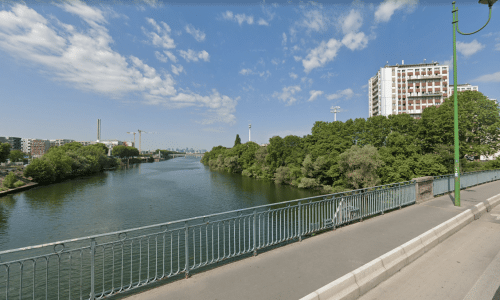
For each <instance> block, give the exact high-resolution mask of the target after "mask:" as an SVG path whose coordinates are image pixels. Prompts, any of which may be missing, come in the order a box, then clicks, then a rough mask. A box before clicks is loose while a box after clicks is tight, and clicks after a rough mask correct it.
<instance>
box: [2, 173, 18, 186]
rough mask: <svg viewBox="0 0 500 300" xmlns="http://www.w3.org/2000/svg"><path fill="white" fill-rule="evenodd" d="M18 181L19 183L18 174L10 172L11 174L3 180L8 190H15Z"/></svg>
mask: <svg viewBox="0 0 500 300" xmlns="http://www.w3.org/2000/svg"><path fill="white" fill-rule="evenodd" d="M16 181H17V177H16V174H14V172H9V174H8V175H7V176H5V178H4V180H3V186H4V187H6V188H8V189H12V188H14V184H15V182H16Z"/></svg>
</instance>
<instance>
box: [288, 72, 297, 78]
mask: <svg viewBox="0 0 500 300" xmlns="http://www.w3.org/2000/svg"><path fill="white" fill-rule="evenodd" d="M288 75H290V78H293V79H297V78H298V77H299V76H298V75H297V74H295V73H293V72H290V73H288Z"/></svg>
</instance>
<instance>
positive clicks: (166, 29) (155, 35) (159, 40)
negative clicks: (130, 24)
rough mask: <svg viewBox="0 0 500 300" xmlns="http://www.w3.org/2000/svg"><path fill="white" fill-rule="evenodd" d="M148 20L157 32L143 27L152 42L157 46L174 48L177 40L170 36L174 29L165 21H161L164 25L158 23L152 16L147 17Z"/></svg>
mask: <svg viewBox="0 0 500 300" xmlns="http://www.w3.org/2000/svg"><path fill="white" fill-rule="evenodd" d="M146 21H147V22H148V23H149V24H150V25H151V26H153V28H154V29H155V31H156V32H153V31H151V32H149V31H147V30H146V29H144V28H142V30H143V31H144V34H146V35H147V36H148V37H149V38H150V39H151V43H152V44H153V45H155V46H157V47H163V48H166V49H172V48H175V42H174V40H173V39H172V38H171V37H170V32H171V31H172V30H171V29H170V26H168V24H167V23H165V22H163V21H162V22H160V23H161V25H162V26H160V25H158V23H156V21H155V20H153V19H151V18H146Z"/></svg>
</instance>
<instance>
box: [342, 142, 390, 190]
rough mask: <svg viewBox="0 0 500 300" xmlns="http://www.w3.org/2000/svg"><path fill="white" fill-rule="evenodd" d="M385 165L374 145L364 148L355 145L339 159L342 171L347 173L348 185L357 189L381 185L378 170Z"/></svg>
mask: <svg viewBox="0 0 500 300" xmlns="http://www.w3.org/2000/svg"><path fill="white" fill-rule="evenodd" d="M383 164H384V162H383V161H382V158H381V157H380V155H379V154H378V152H377V148H375V147H374V146H372V145H366V146H364V147H363V148H361V147H359V146H357V145H353V146H352V147H351V148H350V149H349V150H347V151H346V152H344V153H342V154H341V155H340V157H339V167H340V170H341V172H343V173H345V176H346V178H347V180H348V183H349V184H350V185H351V186H352V187H353V188H355V189H359V188H366V187H372V186H377V185H379V184H380V178H379V177H378V175H377V169H378V168H380V167H381V166H383Z"/></svg>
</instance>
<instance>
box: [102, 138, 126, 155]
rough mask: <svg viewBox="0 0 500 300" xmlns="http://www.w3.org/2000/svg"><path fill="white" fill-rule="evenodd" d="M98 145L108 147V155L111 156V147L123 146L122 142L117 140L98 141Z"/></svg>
mask: <svg viewBox="0 0 500 300" xmlns="http://www.w3.org/2000/svg"><path fill="white" fill-rule="evenodd" d="M99 143H101V144H104V145H106V147H108V149H109V151H108V155H111V153H112V151H113V147H115V146H119V145H123V142H122V141H119V140H106V141H99Z"/></svg>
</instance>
